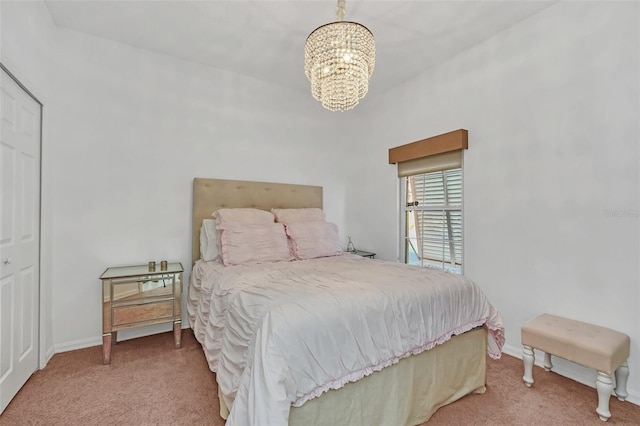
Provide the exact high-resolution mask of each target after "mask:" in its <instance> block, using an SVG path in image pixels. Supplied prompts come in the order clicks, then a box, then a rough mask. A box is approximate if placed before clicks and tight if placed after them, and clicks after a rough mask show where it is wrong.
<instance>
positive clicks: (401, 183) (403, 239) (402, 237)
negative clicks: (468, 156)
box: [398, 155, 466, 275]
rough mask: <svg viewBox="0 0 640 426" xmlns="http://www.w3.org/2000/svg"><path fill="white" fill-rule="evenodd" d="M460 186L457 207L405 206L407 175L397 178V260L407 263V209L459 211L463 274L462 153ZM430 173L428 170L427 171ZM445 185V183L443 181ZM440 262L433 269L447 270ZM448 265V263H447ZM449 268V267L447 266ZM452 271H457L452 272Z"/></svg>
mask: <svg viewBox="0 0 640 426" xmlns="http://www.w3.org/2000/svg"><path fill="white" fill-rule="evenodd" d="M457 168H458V167H454V168H450V169H445V170H454V169H457ZM459 168H460V181H461V182H460V188H461V191H462V194H461V197H460V206H459V207H458V206H457V205H456V206H450V205H444V206H442V205H438V206H417V207H413V208H408V206H407V179H408V176H403V177H400V178H398V190H399V191H398V192H399V195H400V196H399V200H400V204H399V216H400V220H399V229H398V236H399V238H398V249H399V250H398V253H399V259H398V261H399V262H401V263H404V264H408V263H407V260H408V257H407V255H408V253H407V250H406V248H407V238H408V236H407V210H420V211H438V212H440V211H443V212H444V211H460V216H461V220H460V227H461V229H460V234H461V241H460V255H461V261H460V268H459V270H460V272H459V275H464V265H465V263H466V262H465V258H466V256H465V244H464V241H465V238H464V229H465V226H464V217H465V214H464V194H465V190H464V155H462V156H461V164H460V167H459ZM427 173H430V172H427ZM420 174H423V173H417V174H415V175H412V176H417V175H420ZM445 185H446V183H445ZM442 264H444V267H443V268H438V267H434V269H438V270H445V271H447V270H448V269H447V268H446V266H447V263H446V262H444V260H443V261H442ZM448 265H450V263H449V264H448ZM422 267H430V266H428V265H426V266H422ZM449 269H450V268H449ZM454 273H457V271H456V272H454Z"/></svg>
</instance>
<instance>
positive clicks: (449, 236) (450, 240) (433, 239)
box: [403, 152, 462, 273]
mask: <svg viewBox="0 0 640 426" xmlns="http://www.w3.org/2000/svg"><path fill="white" fill-rule="evenodd" d="M458 153H459V152H458ZM448 165H449V166H451V165H453V166H455V167H454V168H448V169H445V170H438V171H428V172H425V173H418V174H414V175H411V176H407V177H406V178H405V181H406V185H405V188H406V194H405V195H406V196H405V197H404V198H405V205H404V206H403V208H404V211H405V233H404V234H405V235H404V238H405V244H404V245H405V250H404V251H405V262H406V263H411V264H416V265H421V266H427V267H434V268H438V269H444V270H448V271H451V272H457V273H461V272H462V168H461V167H460V165H459V164H452V163H451V162H448Z"/></svg>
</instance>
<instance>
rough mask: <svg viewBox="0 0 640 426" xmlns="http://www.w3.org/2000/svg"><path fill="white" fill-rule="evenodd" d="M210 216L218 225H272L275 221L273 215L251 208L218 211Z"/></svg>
mask: <svg viewBox="0 0 640 426" xmlns="http://www.w3.org/2000/svg"><path fill="white" fill-rule="evenodd" d="M211 216H213V218H214V219H215V220H216V223H218V224H219V223H222V222H242V223H273V222H274V221H275V216H274V214H273V213H271V212H268V211H266V210H260V209H251V208H237V209H218V210H216V211H215V212H213V214H212V215H211Z"/></svg>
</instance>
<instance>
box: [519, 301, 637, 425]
mask: <svg viewBox="0 0 640 426" xmlns="http://www.w3.org/2000/svg"><path fill="white" fill-rule="evenodd" d="M521 333H522V346H523V361H524V376H523V377H522V379H523V380H524V384H525V385H527V387H531V385H532V384H533V363H534V361H535V354H534V352H533V350H534V349H539V350H541V351H544V353H545V355H544V363H543V366H544V369H545V370H546V371H551V369H552V368H553V365H552V364H551V355H552V354H553V355H555V356H559V357H560V358H564V359H567V360H569V361H572V362H575V363H578V364H581V365H584V366H586V367H590V368H593V369H595V370H597V371H598V377H597V379H596V390H597V391H598V407H597V408H596V413H598V415H599V416H600V420H602V421H605V422H606V421H607V420H608V419H609V417H611V413H610V412H609V398H610V397H611V393H612V391H613V381H612V380H611V374H614V373H615V377H616V388H615V392H616V396H617V397H618V399H619V400H620V401H624V400H625V399H626V398H627V396H628V394H627V379H628V378H629V366H628V364H627V358H628V357H629V345H630V342H629V336H627V335H626V334H623V333H620V332H617V331H614V330H611V329H608V328H604V327H599V326H597V325H592V324H587V323H584V322H580V321H575V320H571V319H567V318H562V317H559V316H555V315H549V314H543V315H540V316H538V317H536V318H534V319H532V320H530V321H527V322H526V323H525V324H524V325H523V326H522V330H521Z"/></svg>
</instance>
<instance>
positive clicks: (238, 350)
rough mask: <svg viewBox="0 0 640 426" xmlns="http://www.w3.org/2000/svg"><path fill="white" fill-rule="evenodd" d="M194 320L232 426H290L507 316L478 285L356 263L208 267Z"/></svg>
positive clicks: (202, 270)
mask: <svg viewBox="0 0 640 426" xmlns="http://www.w3.org/2000/svg"><path fill="white" fill-rule="evenodd" d="M188 309H189V319H190V322H191V327H192V328H193V329H194V333H195V335H196V337H197V339H198V340H199V341H200V343H201V344H202V345H203V348H204V350H205V353H206V356H207V360H208V362H209V366H210V368H211V370H212V371H215V372H216V373H217V374H216V377H217V381H218V386H219V390H220V392H221V394H222V397H223V399H224V401H225V403H226V404H227V406H228V407H231V412H230V415H229V418H228V419H227V425H228V426H233V425H241V426H247V425H270V426H277V425H286V424H287V423H288V417H289V410H290V407H291V406H292V405H293V406H300V405H302V404H303V403H304V402H305V401H307V400H309V399H311V398H314V397H316V396H319V395H321V394H322V393H323V392H325V391H327V390H329V389H337V388H340V387H341V386H343V385H344V384H346V383H348V382H350V381H355V380H359V379H360V378H362V377H364V376H365V375H368V374H370V373H372V372H373V371H377V370H380V369H382V368H384V367H386V366H389V365H391V364H394V363H396V362H398V361H399V360H400V359H402V358H404V357H408V356H410V355H413V354H417V353H420V352H422V351H424V350H428V349H430V348H432V347H433V346H435V345H437V344H440V343H443V342H445V341H447V340H448V339H449V338H450V337H451V336H452V335H454V334H460V333H463V332H465V331H468V330H470V329H472V328H474V327H476V326H479V325H485V327H487V329H488V330H489V334H488V335H489V342H488V351H489V355H490V356H492V357H494V358H497V357H499V356H500V350H501V348H502V345H503V343H504V329H503V325H502V321H501V319H500V316H499V314H498V312H497V311H496V310H495V308H494V307H493V306H492V305H491V304H490V303H489V301H488V300H487V298H486V297H485V295H484V294H483V292H482V291H481V290H480V288H479V287H478V286H477V285H476V284H475V283H473V282H472V281H470V280H468V279H466V278H464V277H461V276H458V275H452V274H448V273H445V272H441V271H437V270H432V269H425V268H421V267H414V266H409V265H403V264H397V263H393V262H386V261H381V260H370V259H365V258H362V257H360V256H355V255H343V256H335V257H329V258H321V259H313V260H305V261H295V262H278V263H265V264H259V265H240V266H228V267H225V266H222V265H221V264H218V263H215V262H202V261H198V262H197V263H196V265H195V267H194V270H193V273H192V275H191V279H190V288H189V299H188Z"/></svg>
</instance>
